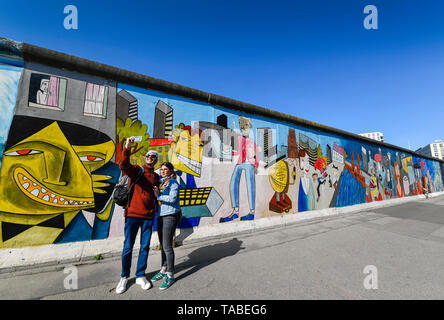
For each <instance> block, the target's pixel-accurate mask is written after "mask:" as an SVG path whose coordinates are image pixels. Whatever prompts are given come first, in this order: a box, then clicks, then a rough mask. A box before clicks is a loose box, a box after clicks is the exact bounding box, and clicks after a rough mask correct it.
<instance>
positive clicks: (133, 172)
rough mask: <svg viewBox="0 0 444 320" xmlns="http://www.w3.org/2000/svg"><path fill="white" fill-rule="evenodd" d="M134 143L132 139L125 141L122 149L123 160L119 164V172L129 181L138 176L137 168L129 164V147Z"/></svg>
mask: <svg viewBox="0 0 444 320" xmlns="http://www.w3.org/2000/svg"><path fill="white" fill-rule="evenodd" d="M133 143H134V137H131V138H128V139H126V143H125V148H124V149H123V158H122V161H121V162H120V165H119V167H120V170H122V172H123V173H124V174H126V175H127V176H128V177H129V178H130V179H131V180H133V179H135V178H136V177H137V175H138V174H139V166H136V165H132V164H131V162H130V156H131V146H132V145H133Z"/></svg>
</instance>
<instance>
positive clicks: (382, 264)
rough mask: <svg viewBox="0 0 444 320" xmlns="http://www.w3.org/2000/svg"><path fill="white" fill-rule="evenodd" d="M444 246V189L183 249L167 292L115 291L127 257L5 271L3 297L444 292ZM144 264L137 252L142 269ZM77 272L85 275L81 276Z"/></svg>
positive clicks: (152, 260)
mask: <svg viewBox="0 0 444 320" xmlns="http://www.w3.org/2000/svg"><path fill="white" fill-rule="evenodd" d="M301 214H303V213H301ZM443 251H444V197H443V196H441V197H437V198H433V199H429V200H418V201H413V202H408V203H405V204H402V205H399V206H394V207H388V208H383V209H378V210H375V211H372V212H369V211H366V212H361V213H353V214H348V215H341V216H336V217H334V218H330V219H328V220H322V221H317V222H311V223H307V222H306V223H302V224H298V225H294V226H291V227H284V228H276V229H272V230H268V231H263V232H260V233H254V234H248V235H239V236H238V237H235V238H223V239H218V240H214V241H206V242H200V243H195V244H192V245H191V244H190V245H184V246H181V247H178V248H176V249H175V252H176V280H177V281H176V283H175V284H174V285H173V286H172V287H170V288H169V289H167V290H165V291H160V290H159V285H160V283H154V287H153V288H151V289H150V290H147V291H144V290H142V289H141V288H140V287H139V286H138V285H137V284H135V279H134V277H133V278H131V280H130V282H129V288H128V290H127V291H126V292H125V293H124V294H121V295H118V294H116V293H115V287H116V285H117V283H118V281H119V276H120V257H114V258H108V259H105V260H101V261H97V262H92V263H89V264H84V265H78V266H75V268H76V269H70V267H71V266H58V267H46V268H41V269H33V270H26V271H21V272H15V273H10V274H0V298H1V299H50V300H60V299H64V300H66V299H68V300H78V299H82V300H85V299H86V300H89V299H100V300H102V299H115V300H176V299H180V300H219V299H220V300H231V299H240V300H262V299H271V300H290V299H291V300H293V299H304V300H305V299H308V300H315V299H340V300H350V299H352V300H354V299H388V300H391V299H443V298H444V268H443V266H444V255H443V254H442V253H443ZM159 264H160V253H159V251H151V252H150V256H149V259H148V270H147V277H151V276H152V275H154V273H155V272H157V271H158V267H159ZM135 265H136V261H135V259H134V261H133V270H132V272H133V273H134V267H135ZM73 270H75V271H73ZM76 274H77V278H76V279H77V281H75V280H72V279H73V277H74V276H75V275H76ZM71 280H72V281H71ZM75 285H77V288H76V287H75ZM69 286H71V288H70V287H69ZM66 287H68V289H66Z"/></svg>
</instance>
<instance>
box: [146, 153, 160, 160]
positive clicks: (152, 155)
mask: <svg viewBox="0 0 444 320" xmlns="http://www.w3.org/2000/svg"><path fill="white" fill-rule="evenodd" d="M145 158H151V159H157V156H156V155H155V154H149V155H147V156H145Z"/></svg>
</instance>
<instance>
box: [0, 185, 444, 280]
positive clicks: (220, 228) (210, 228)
mask: <svg viewBox="0 0 444 320" xmlns="http://www.w3.org/2000/svg"><path fill="white" fill-rule="evenodd" d="M442 195H444V192H437V193H433V194H431V195H430V197H438V196H442ZM424 199H425V196H424V195H418V196H411V197H404V198H399V199H391V200H385V201H379V202H371V203H364V204H358V205H354V206H347V207H342V208H327V209H322V210H314V211H307V212H303V213H296V214H286V215H283V216H277V217H269V218H261V219H258V220H253V221H238V222H229V223H226V224H214V225H207V226H202V227H198V228H194V229H193V230H186V229H185V230H181V231H180V234H181V235H182V234H185V235H186V238H185V239H184V240H183V241H182V244H183V245H186V244H190V243H196V242H201V241H206V240H212V239H218V238H226V237H231V236H235V235H241V234H248V233H252V232H256V231H262V230H266V229H273V228H279V227H283V226H288V225H293V224H298V223H304V222H313V221H315V220H325V219H329V218H334V217H338V216H339V215H341V214H350V213H355V212H362V211H368V210H374V209H377V208H383V207H389V206H396V205H399V204H402V203H406V202H410V201H416V200H424ZM179 238H180V236H179ZM158 244H159V243H158V238H157V233H156V232H154V234H153V236H152V238H151V247H152V248H155V247H156V246H157V245H158ZM122 246H123V237H118V238H110V239H106V240H94V241H82V242H72V243H66V244H54V245H44V246H35V247H25V248H13V249H1V250H0V273H8V272H15V271H21V270H27V269H32V268H40V267H49V266H57V265H62V264H82V263H86V262H89V261H92V260H94V257H96V256H97V255H99V254H100V255H101V256H102V257H103V258H108V257H113V256H118V255H120V254H121V251H122ZM138 246H139V240H138V239H136V243H135V246H134V250H135V252H137V250H138V249H139V247H138Z"/></svg>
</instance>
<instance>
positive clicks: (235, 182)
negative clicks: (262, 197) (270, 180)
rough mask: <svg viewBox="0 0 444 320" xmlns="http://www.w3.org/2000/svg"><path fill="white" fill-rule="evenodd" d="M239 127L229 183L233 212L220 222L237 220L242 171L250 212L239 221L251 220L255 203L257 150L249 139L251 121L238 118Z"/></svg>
mask: <svg viewBox="0 0 444 320" xmlns="http://www.w3.org/2000/svg"><path fill="white" fill-rule="evenodd" d="M239 127H240V130H241V133H242V135H241V136H238V139H237V142H238V144H237V151H234V152H233V155H239V159H238V161H237V164H236V166H235V167H234V170H233V175H232V176H231V181H230V197H231V206H232V208H233V211H232V213H231V215H230V216H229V217H226V218H221V219H220V222H228V221H232V220H234V219H237V218H239V184H240V178H241V175H242V171H245V180H246V184H247V193H248V203H249V205H250V212H249V213H248V214H247V215H245V216H243V217H241V220H253V219H254V210H255V201H256V177H255V174H256V173H257V168H258V166H259V149H258V148H257V146H256V143H255V142H254V140H253V139H252V138H249V135H250V130H251V127H252V125H251V121H250V119H248V118H245V117H239Z"/></svg>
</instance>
